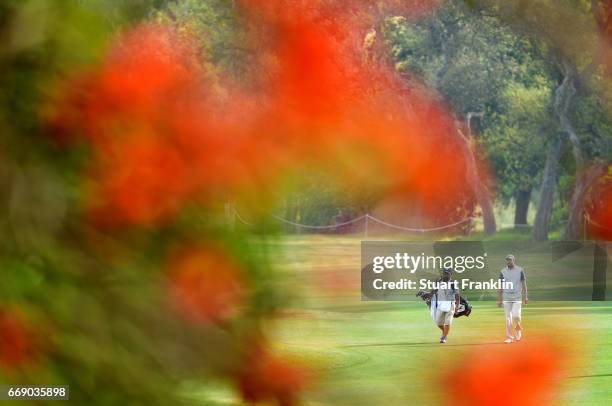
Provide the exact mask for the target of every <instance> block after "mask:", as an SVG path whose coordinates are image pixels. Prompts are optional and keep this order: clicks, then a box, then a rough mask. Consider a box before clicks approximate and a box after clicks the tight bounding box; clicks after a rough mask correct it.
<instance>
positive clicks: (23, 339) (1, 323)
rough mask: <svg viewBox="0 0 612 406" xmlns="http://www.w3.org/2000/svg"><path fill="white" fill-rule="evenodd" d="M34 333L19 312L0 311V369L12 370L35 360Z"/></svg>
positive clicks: (36, 350)
mask: <svg viewBox="0 0 612 406" xmlns="http://www.w3.org/2000/svg"><path fill="white" fill-rule="evenodd" d="M35 341H36V340H35V338H34V332H33V328H32V326H30V325H29V324H28V323H27V322H26V320H25V317H24V316H23V315H22V314H21V312H19V311H16V310H7V309H3V310H0V368H2V369H9V370H10V369H14V368H19V367H22V366H24V365H27V364H29V363H31V362H32V361H34V360H35V359H36V358H37V353H38V349H37V347H36V343H35Z"/></svg>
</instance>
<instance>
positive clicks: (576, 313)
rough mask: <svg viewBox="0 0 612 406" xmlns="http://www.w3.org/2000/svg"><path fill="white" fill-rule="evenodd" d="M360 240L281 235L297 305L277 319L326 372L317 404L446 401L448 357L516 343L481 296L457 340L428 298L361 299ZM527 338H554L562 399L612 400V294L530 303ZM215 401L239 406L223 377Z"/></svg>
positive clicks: (316, 389) (297, 347) (203, 394)
mask: <svg viewBox="0 0 612 406" xmlns="http://www.w3.org/2000/svg"><path fill="white" fill-rule="evenodd" d="M359 243H360V240H359V239H358V238H351V237H348V238H339V237H315V236H311V237H295V238H289V239H287V240H286V241H284V242H282V243H279V244H278V245H277V246H276V248H277V249H278V251H277V252H276V254H275V255H276V258H277V263H278V266H279V268H281V269H282V270H283V271H284V272H283V273H284V275H285V278H284V284H285V285H284V290H285V291H287V292H295V297H294V298H293V305H292V309H291V310H290V311H288V312H287V313H286V314H284V315H283V317H281V318H280V319H279V320H278V321H277V323H275V324H273V325H272V326H271V327H270V333H271V335H272V337H273V338H274V339H275V343H276V345H277V346H278V348H279V349H280V350H282V351H283V352H286V353H287V354H289V355H291V356H293V357H295V358H297V359H298V360H300V361H303V362H305V363H307V364H308V365H310V366H311V368H313V369H314V370H315V371H316V372H317V375H318V380H317V383H316V385H314V386H313V387H312V388H311V389H310V390H309V391H307V393H306V395H305V398H304V400H305V403H306V404H309V405H327V404H334V405H379V404H382V405H402V404H444V399H443V398H442V397H441V392H440V390H439V389H437V387H439V382H437V380H438V379H439V378H438V375H439V370H440V367H439V365H445V363H446V364H447V363H448V362H449V361H450V362H452V360H453V359H460V358H461V356H462V355H463V354H466V353H468V354H472V355H474V354H476V355H478V354H482V353H484V352H486V351H488V350H490V349H499V348H504V346H506V347H507V345H506V344H503V343H502V341H503V339H504V316H503V310H501V309H499V308H498V307H497V306H496V305H495V303H493V302H490V301H487V302H478V301H474V302H472V304H473V306H474V309H473V313H472V315H471V316H470V317H469V318H466V317H462V318H459V319H455V322H454V324H453V326H452V330H451V334H450V336H449V340H448V342H447V343H446V344H444V345H442V344H439V343H438V338H439V330H438V329H437V328H436V327H435V326H434V324H433V321H432V320H431V318H430V316H429V312H428V309H427V307H426V306H425V304H424V303H422V302H362V301H361V300H360V290H359V275H360V274H359ZM523 324H524V331H525V340H524V342H521V343H516V344H512V345H523V344H524V343H528V342H529V340H530V338H532V339H534V338H535V337H542V336H545V337H549V338H553V339H554V340H555V342H556V343H558V345H559V351H560V354H559V357H560V358H562V359H568V360H570V359H571V362H570V363H569V364H571V365H569V364H568V366H567V367H566V368H564V370H563V371H561V374H562V376H563V378H562V385H561V386H560V387H559V388H558V389H557V390H556V391H555V393H556V398H555V402H554V403H555V404H581V405H604V404H610V402H612V389H610V388H612V302H596V303H595V302H532V303H530V304H529V305H528V306H525V307H524V308H523ZM194 393H197V395H195V396H196V397H197V398H198V399H200V400H201V399H203V398H204V399H206V401H207V402H208V403H210V404H235V403H234V400H235V397H234V396H232V392H231V391H230V388H219V387H216V386H215V385H214V384H211V385H209V386H207V387H206V388H202V389H200V390H198V391H196V392H192V395H193V394H194Z"/></svg>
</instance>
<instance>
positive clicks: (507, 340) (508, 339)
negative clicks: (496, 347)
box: [504, 338, 514, 344]
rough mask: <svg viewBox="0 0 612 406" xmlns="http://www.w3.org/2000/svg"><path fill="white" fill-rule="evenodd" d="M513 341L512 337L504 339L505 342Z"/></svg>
mask: <svg viewBox="0 0 612 406" xmlns="http://www.w3.org/2000/svg"><path fill="white" fill-rule="evenodd" d="M513 342H514V340H513V339H511V338H506V339H505V340H504V343H506V344H512V343H513Z"/></svg>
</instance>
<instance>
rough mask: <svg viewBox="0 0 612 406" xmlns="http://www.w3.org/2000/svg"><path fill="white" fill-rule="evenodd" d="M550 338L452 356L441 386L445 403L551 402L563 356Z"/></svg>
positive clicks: (533, 405)
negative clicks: (451, 361)
mask: <svg viewBox="0 0 612 406" xmlns="http://www.w3.org/2000/svg"><path fill="white" fill-rule="evenodd" d="M557 350H558V349H557V347H555V346H554V345H553V344H552V343H550V342H547V341H546V342H545V341H543V342H533V343H526V342H525V343H520V344H516V345H511V346H503V347H498V348H493V347H489V348H487V350H486V351H478V352H477V353H475V352H474V353H471V354H467V355H465V356H464V357H463V358H462V359H455V360H454V363H455V366H453V367H452V368H451V369H450V370H448V371H445V373H444V374H443V376H442V377H441V378H442V381H441V382H443V384H441V386H440V387H442V388H444V389H445V392H446V395H447V399H448V403H449V404H457V405H470V406H493V405H495V406H513V405H525V406H536V405H547V404H553V400H554V399H553V396H554V395H555V390H556V388H557V386H556V384H557V382H558V378H559V377H560V376H561V367H562V362H563V361H564V357H563V356H562V354H563V352H562V351H557Z"/></svg>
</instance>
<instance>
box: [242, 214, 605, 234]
mask: <svg viewBox="0 0 612 406" xmlns="http://www.w3.org/2000/svg"><path fill="white" fill-rule="evenodd" d="M234 213H235V215H236V218H237V219H238V221H240V222H241V223H242V224H244V225H247V226H253V223H250V222H248V221H246V220H245V219H244V218H243V217H242V216H241V215H240V213H239V212H238V210H236V209H234ZM270 217H272V218H273V219H275V220H278V221H280V222H281V223H285V224H289V225H292V226H294V227H301V228H305V229H310V230H332V229H335V228H338V227H344V226H348V225H350V224H354V223H357V222H360V221H362V220H366V225H365V227H366V229H367V220H372V221H374V222H376V223H378V224H381V225H383V226H386V227H389V228H394V229H396V230H402V231H408V232H413V233H428V232H434V231H441V230H446V229H449V228H453V227H457V226H459V225H461V224H464V223H467V222H469V221H474V220H479V219H480V218H478V217H467V218H465V219H463V220H459V221H457V222H454V223H452V224H446V225H443V226H438V227H430V228H413V227H404V226H400V225H397V224H392V223H389V222H386V221H384V220H381V219H379V218H376V217H374V216H372V215H371V214H364V215H362V216H359V217H357V218H354V219H352V220H348V221H345V222H342V223H338V224H330V225H325V226H313V225H309V224H301V223H297V222H294V221H291V220H287V219H284V218H282V217H280V216H276V215H274V214H270ZM585 218H586V220H587V221H588V222H589V223H591V224H593V225H595V226H597V227H599V228H603V229H607V228H606V227H604V226H602V225H601V224H598V223H596V222H594V221H593V220H591V219H590V218H589V217H588V216H585ZM563 223H567V220H561V221H559V222H557V223H556V224H555V226H556V225H559V224H563ZM532 226H533V225H531V224H500V227H502V228H511V227H532Z"/></svg>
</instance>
